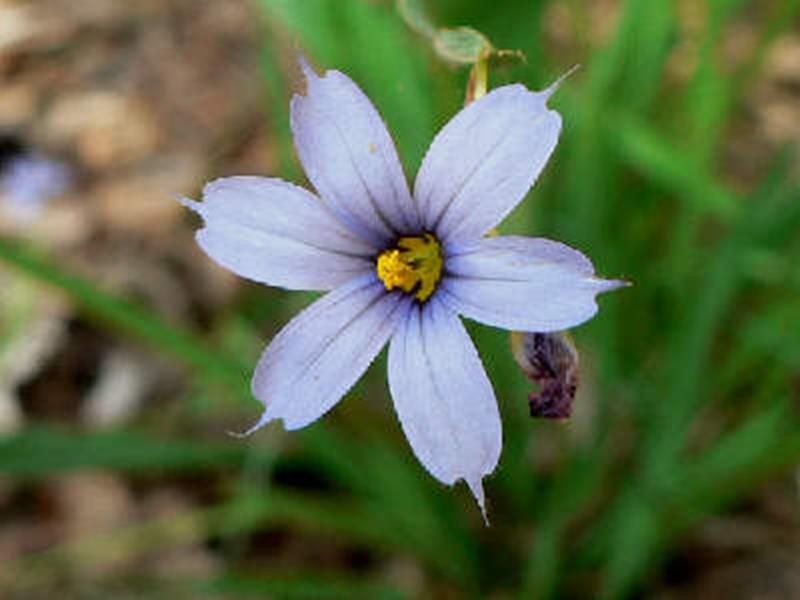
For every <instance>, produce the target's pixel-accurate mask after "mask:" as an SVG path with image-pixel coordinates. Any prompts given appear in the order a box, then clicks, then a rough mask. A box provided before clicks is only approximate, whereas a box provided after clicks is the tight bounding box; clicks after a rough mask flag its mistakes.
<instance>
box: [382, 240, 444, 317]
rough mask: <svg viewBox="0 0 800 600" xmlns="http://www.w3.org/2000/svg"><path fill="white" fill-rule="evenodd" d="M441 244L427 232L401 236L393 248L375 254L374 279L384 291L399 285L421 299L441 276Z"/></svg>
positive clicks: (425, 297) (434, 288)
mask: <svg viewBox="0 0 800 600" xmlns="http://www.w3.org/2000/svg"><path fill="white" fill-rule="evenodd" d="M443 264H444V260H443V259H442V247H441V246H440V245H439V242H438V241H437V240H436V238H435V237H433V236H432V235H431V234H430V233H425V234H423V235H421V236H419V237H403V238H400V239H399V240H397V247H396V248H389V249H387V250H384V251H383V252H381V253H380V255H379V256H378V265H377V269H376V270H377V272H378V278H379V279H380V280H381V281H382V282H383V285H385V286H386V289H387V290H393V289H395V288H400V289H401V290H403V291H404V292H406V293H407V294H411V293H413V294H414V296H415V297H416V298H417V300H421V301H423V302H424V301H425V300H427V299H428V298H430V297H431V294H433V292H434V291H435V290H436V285H437V284H438V283H439V279H441V278H442V266H443Z"/></svg>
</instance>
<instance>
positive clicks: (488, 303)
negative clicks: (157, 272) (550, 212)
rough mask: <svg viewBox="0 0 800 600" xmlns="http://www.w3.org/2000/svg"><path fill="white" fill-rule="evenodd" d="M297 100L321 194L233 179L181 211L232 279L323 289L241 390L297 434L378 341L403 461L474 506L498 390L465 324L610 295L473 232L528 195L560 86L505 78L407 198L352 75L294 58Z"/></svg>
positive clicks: (492, 456) (305, 152)
mask: <svg viewBox="0 0 800 600" xmlns="http://www.w3.org/2000/svg"><path fill="white" fill-rule="evenodd" d="M303 70H304V72H305V75H306V78H307V80H308V91H307V94H306V95H296V96H295V97H294V98H293V99H292V104H291V123H292V131H293V134H294V140H295V144H296V147H297V151H298V154H299V157H300V161H301V162H302V164H303V167H304V169H305V172H306V174H307V175H308V178H309V179H310V181H311V182H312V183H313V185H314V187H315V188H316V191H317V193H318V195H315V194H313V193H311V192H308V191H306V190H305V189H303V188H300V187H296V186H294V185H292V184H291V183H287V182H285V181H282V180H279V179H267V178H261V177H229V178H224V179H218V180H216V181H213V182H211V183H209V184H208V185H206V187H205V189H204V190H203V200H204V201H203V202H202V203H199V202H195V201H192V200H184V203H185V204H186V206H188V207H189V208H191V209H193V210H195V211H196V212H198V213H199V214H200V215H201V216H202V217H203V219H204V221H205V227H204V228H203V229H201V230H200V231H198V233H197V241H198V243H199V244H200V246H201V247H202V248H203V250H205V252H206V253H207V254H208V255H209V256H210V257H211V258H212V259H214V260H215V261H216V262H218V263H219V264H221V265H222V266H224V267H226V268H228V269H230V270H232V271H233V272H235V273H237V274H239V275H241V276H242V277H246V278H248V279H252V280H255V281H259V282H262V283H265V284H268V285H274V286H280V287H284V288H287V289H292V290H326V291H327V290H330V292H329V293H328V294H327V295H325V296H324V297H323V298H321V299H319V300H318V301H316V302H315V303H313V304H312V305H311V306H309V307H308V308H307V309H305V310H304V311H303V312H301V313H300V314H299V315H297V316H296V317H295V318H294V319H293V320H292V321H291V322H290V323H289V324H288V325H287V326H286V327H285V328H284V329H283V330H282V331H281V332H280V333H279V334H278V335H277V336H276V337H275V338H274V339H273V340H272V343H271V344H270V345H269V346H268V347H267V349H266V350H265V351H264V353H263V355H262V356H261V359H260V360H259V363H258V365H257V367H256V370H255V375H254V377H253V381H252V389H253V393H254V395H255V396H256V397H257V398H258V399H259V400H261V402H263V404H264V406H265V411H264V414H263V416H262V417H261V419H260V420H259V421H258V423H257V424H256V425H255V426H254V427H253V428H252V429H251V430H250V431H249V432H248V433H251V432H253V431H255V430H256V429H258V428H260V427H262V426H263V425H265V424H266V423H268V422H270V421H272V420H276V419H280V420H282V421H283V424H284V426H285V427H286V428H287V429H297V428H300V427H304V426H306V425H308V424H310V423H312V422H313V421H315V420H316V419H318V418H319V417H320V416H322V415H323V414H325V413H326V412H327V411H328V410H330V409H331V408H332V407H333V406H334V405H335V404H336V403H337V402H338V401H339V400H340V399H341V397H342V396H343V395H344V394H345V393H346V392H347V390H348V389H350V387H351V386H352V385H353V384H354V383H355V382H356V381H357V380H358V379H359V378H360V377H361V375H362V374H363V373H364V371H365V370H366V369H367V367H368V366H369V364H370V363H371V362H372V360H373V359H374V358H375V356H376V355H377V354H378V352H380V350H381V348H383V346H384V345H385V344H386V343H387V342H388V343H389V362H388V371H389V373H388V375H389V387H390V391H391V394H392V398H393V400H394V405H395V409H396V411H397V415H398V417H399V419H400V422H401V424H402V427H403V430H404V432H405V434H406V437H407V438H408V440H409V442H410V444H411V446H412V448H413V450H414V453H415V454H416V456H417V458H418V459H419V460H420V462H422V464H423V465H424V466H425V468H426V469H427V470H428V471H429V472H430V473H431V474H432V475H433V476H434V477H435V478H437V479H438V480H440V481H442V482H443V483H446V484H449V485H452V484H454V483H455V482H456V481H457V480H459V479H464V480H465V481H466V483H467V485H468V486H469V488H470V490H471V491H472V493H473V494H474V496H475V498H476V500H477V501H478V503H479V505H480V507H481V510H484V493H483V486H482V478H483V476H485V475H487V474H489V473H491V472H492V471H493V470H494V469H495V467H496V465H497V461H498V458H499V456H500V450H501V447H502V432H501V423H500V416H499V413H498V409H497V402H496V400H495V396H494V392H493V390H492V386H491V384H490V382H489V379H488V377H487V375H486V372H485V370H484V368H483V365H482V363H481V360H480V358H479V356H478V353H477V351H476V349H475V346H474V345H473V343H472V341H471V340H470V337H469V335H468V334H467V332H466V330H465V328H464V326H463V325H462V323H461V320H460V319H459V317H458V315H463V316H465V317H468V318H471V319H475V320H477V321H480V322H483V323H487V324H490V325H494V326H497V327H503V328H507V329H517V330H523V331H541V332H548V331H556V330H562V329H566V328H569V327H573V326H575V325H578V324H579V323H582V322H583V321H586V320H587V319H589V318H591V317H592V316H593V315H594V314H595V312H596V311H597V304H596V302H595V296H596V295H597V294H598V293H600V292H604V291H608V290H612V289H614V288H617V287H619V286H620V285H621V282H619V281H609V280H603V279H600V278H598V277H596V276H595V273H594V267H593V266H592V263H591V262H590V261H589V259H588V258H586V257H585V256H584V255H583V254H581V253H580V252H578V251H577V250H573V249H572V248H570V247H568V246H565V245H564V244H560V243H558V242H554V241H550V240H546V239H541V238H528V237H519V236H507V237H492V238H486V237H484V236H485V235H486V233H487V232H489V231H490V230H491V229H492V228H494V227H495V226H496V225H497V224H498V223H500V221H502V220H503V218H504V217H505V216H506V215H507V214H508V213H509V212H510V211H511V210H512V209H513V208H514V207H515V206H516V205H517V204H518V203H519V202H520V201H521V200H522V198H523V197H524V196H525V194H526V193H527V191H528V189H529V188H530V187H531V185H532V184H533V183H534V181H535V180H536V178H537V177H538V175H539V173H540V172H541V171H542V169H543V168H544V166H545V163H546V162H547V160H548V158H549V157H550V154H551V153H552V151H553V149H554V148H555V146H556V142H557V140H558V136H559V132H560V129H561V118H560V116H559V115H558V113H556V112H555V111H553V110H550V109H548V107H547V106H546V103H547V100H548V98H549V97H550V95H551V94H552V92H553V91H554V88H550V89H548V90H545V91H542V92H532V91H530V90H528V89H526V88H525V87H524V86H522V85H508V86H505V87H500V88H497V89H495V90H494V91H492V92H490V93H489V94H487V95H486V96H484V97H482V98H481V99H479V100H477V101H475V102H473V103H472V104H470V105H469V106H467V107H466V108H464V109H463V110H461V111H460V112H459V113H458V114H457V115H456V116H455V117H454V118H453V119H452V120H451V121H450V122H449V123H448V124H447V125H446V126H445V127H444V128H443V129H442V130H441V131H440V132H439V134H438V135H437V136H436V138H435V139H434V141H433V143H432V145H431V147H430V149H429V150H428V153H427V155H426V156H425V159H424V161H423V163H422V166H421V168H420V171H419V173H418V175H417V179H416V182H415V185H414V190H413V194H412V193H411V192H410V191H409V188H408V184H407V182H406V178H405V176H404V175H403V170H402V167H401V165H400V161H399V159H398V156H397V152H396V150H395V146H394V144H393V142H392V139H391V137H390V136H389V133H388V131H387V129H386V126H385V125H384V122H383V121H382V120H381V117H380V115H379V114H378V112H377V111H376V109H375V108H374V106H373V105H372V103H371V102H370V101H369V99H368V98H367V97H366V96H365V95H364V93H363V92H362V91H361V90H360V89H359V87H358V86H357V85H356V84H355V83H354V82H353V81H351V80H350V79H349V78H348V77H347V76H345V75H344V74H342V73H340V72H338V71H328V72H327V73H326V74H325V75H324V76H322V77H320V76H318V75H317V74H316V73H314V72H313V71H312V70H311V68H310V67H309V66H308V65H306V64H305V63H304V64H303Z"/></svg>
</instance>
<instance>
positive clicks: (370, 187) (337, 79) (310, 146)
mask: <svg viewBox="0 0 800 600" xmlns="http://www.w3.org/2000/svg"><path fill="white" fill-rule="evenodd" d="M301 66H302V67H303V71H304V73H305V75H306V79H307V81H308V90H307V93H306V95H296V96H294V98H292V106H291V116H292V131H293V133H294V142H295V145H296V147H297V153H298V155H299V156H300V161H301V162H302V163H303V168H304V169H305V172H306V175H308V178H309V180H311V182H312V183H313V184H314V187H315V188H316V189H317V191H318V192H319V194H320V196H322V198H323V199H324V200H325V201H326V202H328V203H329V204H330V205H331V207H332V208H333V209H334V210H335V211H336V213H337V214H338V215H340V218H342V219H343V220H344V221H346V222H347V223H348V224H349V225H350V226H351V227H352V228H353V229H354V230H355V231H357V232H359V233H360V234H361V235H362V236H364V237H365V239H368V240H370V241H371V242H373V243H375V244H378V245H383V246H385V245H386V244H387V243H389V242H391V241H392V240H393V239H394V238H395V237H397V234H399V233H407V232H410V231H415V230H416V229H418V227H419V217H418V215H417V212H416V208H415V207H414V204H413V202H412V200H411V194H410V193H409V191H408V183H407V182H406V178H405V175H404V174H403V169H402V167H401V165H400V160H399V158H398V156H397V150H396V149H395V146H394V143H393V142H392V138H391V137H390V135H389V132H388V131H387V129H386V125H385V124H384V122H383V121H382V120H381V117H380V115H379V114H378V111H377V110H376V109H375V107H374V106H373V105H372V103H371V102H370V100H369V98H367V96H366V95H364V93H363V92H362V91H361V89H360V88H359V87H358V86H357V85H356V84H355V83H354V82H353V81H352V80H351V79H350V78H349V77H347V76H346V75H344V74H343V73H340V72H339V71H327V72H326V73H325V75H324V76H323V77H319V76H318V75H317V74H316V73H314V71H313V70H312V69H311V68H310V67H309V66H308V65H307V64H306V63H305V62H304V61H303V62H302V63H301Z"/></svg>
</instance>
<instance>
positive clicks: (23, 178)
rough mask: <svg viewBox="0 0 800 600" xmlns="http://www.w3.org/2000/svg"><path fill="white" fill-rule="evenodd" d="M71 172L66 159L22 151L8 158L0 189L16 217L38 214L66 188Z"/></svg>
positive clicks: (30, 216)
mask: <svg viewBox="0 0 800 600" xmlns="http://www.w3.org/2000/svg"><path fill="white" fill-rule="evenodd" d="M71 184H72V173H71V171H70V169H69V168H68V167H67V166H66V165H65V164H63V163H61V162H58V161H55V160H52V159H49V158H47V157H45V156H41V155H38V154H26V153H20V154H18V155H16V156H14V157H11V158H9V159H8V160H7V162H6V165H5V167H4V169H3V171H2V174H1V175H0V191H2V195H3V196H4V198H5V201H6V202H5V204H6V207H7V209H8V210H9V212H10V213H11V214H12V216H14V217H15V218H18V219H21V220H29V219H32V218H35V217H36V216H37V215H38V214H39V212H40V211H41V210H42V208H43V207H44V206H45V205H46V204H47V202H48V201H50V200H52V199H53V198H56V197H57V196H60V195H61V194H63V193H64V192H66V191H67V190H68V189H69V187H70V185H71Z"/></svg>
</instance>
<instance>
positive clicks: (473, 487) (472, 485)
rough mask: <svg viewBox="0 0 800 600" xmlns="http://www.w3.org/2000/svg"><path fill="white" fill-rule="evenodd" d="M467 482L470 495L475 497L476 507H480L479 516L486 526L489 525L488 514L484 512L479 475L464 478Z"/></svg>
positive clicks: (481, 482) (484, 505) (484, 497)
mask: <svg viewBox="0 0 800 600" xmlns="http://www.w3.org/2000/svg"><path fill="white" fill-rule="evenodd" d="M464 481H466V483H467V487H469V491H470V492H472V495H473V496H474V497H475V501H476V502H477V503H478V508H480V509H481V516H482V517H483V522H484V524H485V525H486V527H489V526H490V523H489V516H488V514H487V512H486V496H485V495H484V493H483V480H482V477H481V476H478V478H477V479H475V478H472V477H470V478H469V479H466V478H465V479H464Z"/></svg>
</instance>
